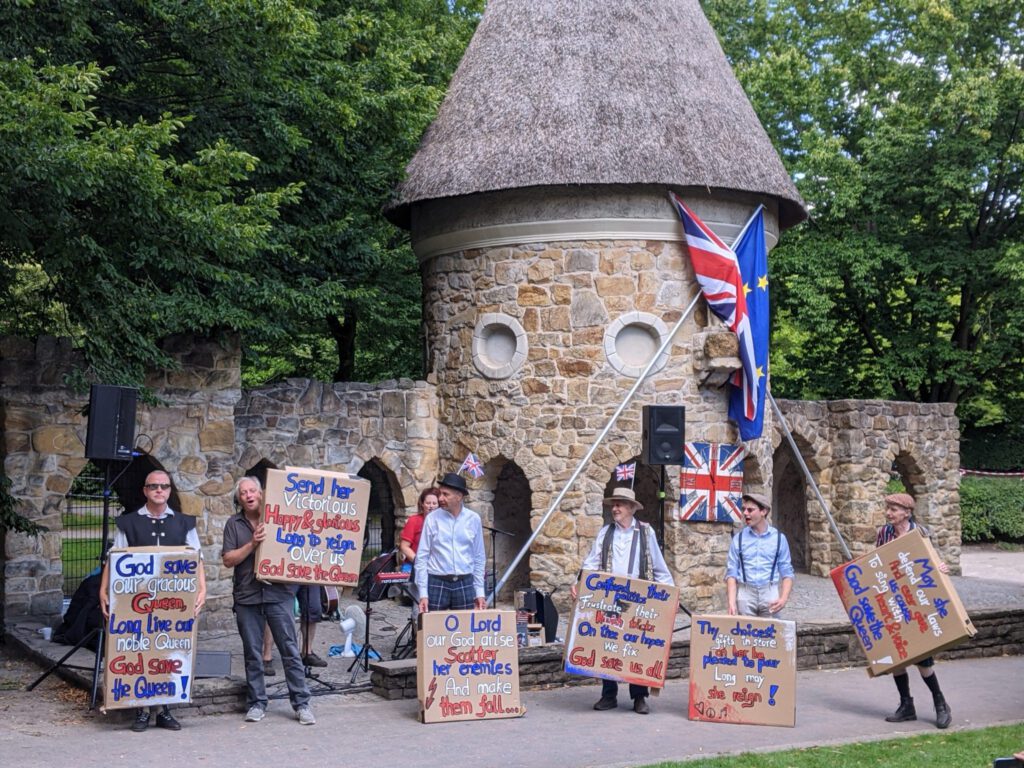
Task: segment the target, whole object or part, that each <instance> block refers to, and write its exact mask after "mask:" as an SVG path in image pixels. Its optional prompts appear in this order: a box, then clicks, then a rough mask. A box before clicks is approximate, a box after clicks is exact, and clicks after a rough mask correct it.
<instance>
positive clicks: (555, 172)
mask: <svg viewBox="0 0 1024 768" xmlns="http://www.w3.org/2000/svg"><path fill="white" fill-rule="evenodd" d="M406 170H407V176H406V180H405V181H404V182H403V183H402V184H400V185H399V187H398V189H397V190H396V194H395V198H394V200H393V201H392V202H391V204H390V205H389V206H388V209H387V210H386V211H385V213H386V214H387V216H388V218H390V219H391V220H392V221H393V222H394V223H396V224H398V225H399V226H403V227H408V226H409V221H410V215H409V207H410V205H412V204H414V203H416V202H419V201H424V200H435V199H441V198H449V197H457V196H461V195H472V194H475V193H480V192H493V191H497V190H508V189H522V188H525V187H538V186H549V185H566V184H569V185H576V184H581V185H592V184H598V185H604V184H664V185H667V186H671V187H673V188H676V189H685V188H686V187H698V188H701V189H704V190H712V191H714V190H716V189H720V190H738V191H741V192H752V193H756V194H761V195H767V196H770V197H774V198H776V199H777V200H778V203H779V223H780V225H781V226H782V227H783V228H786V227H789V226H792V225H794V224H797V223H799V222H800V221H802V220H803V219H804V218H806V211H805V210H804V204H803V201H802V200H801V198H800V195H799V194H798V193H797V191H796V188H795V187H794V185H793V183H792V181H791V180H790V178H789V176H788V174H787V173H786V170H785V168H784V167H783V165H782V161H781V160H780V158H779V156H778V154H777V153H776V152H775V149H774V148H773V147H772V144H771V142H770V141H769V140H768V136H767V134H766V133H765V131H764V129H763V128H762V126H761V123H760V122H759V121H758V118H757V115H756V114H755V113H754V110H753V108H752V107H751V105H750V102H749V101H748V100H747V97H746V95H745V94H744V93H743V89H742V88H741V87H740V85H739V82H738V81H737V80H736V78H735V76H734V74H733V72H732V69H731V67H730V66H729V63H728V61H727V60H726V58H725V55H724V53H723V52H722V49H721V46H720V45H719V44H718V39H717V38H716V36H715V33H714V31H713V30H712V28H711V25H710V24H709V23H708V21H707V19H706V18H705V17H704V14H703V12H702V11H701V9H700V6H699V4H698V2H697V0H638V1H635V2H623V0H489V2H488V3H487V10H486V12H485V13H484V16H483V19H482V20H481V22H480V25H479V27H478V28H477V31H476V34H475V35H474V36H473V39H472V41H471V42H470V45H469V48H468V49H467V50H466V53H465V56H464V57H463V59H462V62H461V63H460V65H459V68H458V70H457V71H456V73H455V76H454V77H453V78H452V82H451V86H450V87H449V90H448V94H447V96H446V98H445V100H444V103H443V104H442V106H441V109H440V111H439V112H438V115H437V119H436V120H435V121H434V123H433V124H432V125H431V126H430V128H429V129H428V131H427V133H426V134H425V136H424V137H423V141H422V143H421V145H420V148H419V150H418V151H417V153H416V155H415V156H414V157H413V159H412V160H411V161H410V162H409V165H408V167H407V169H406Z"/></svg>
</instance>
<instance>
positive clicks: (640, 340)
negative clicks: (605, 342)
mask: <svg viewBox="0 0 1024 768" xmlns="http://www.w3.org/2000/svg"><path fill="white" fill-rule="evenodd" d="M660 344H661V340H660V339H659V338H658V337H657V336H656V335H655V334H654V329H653V328H651V327H650V326H649V325H640V324H639V323H631V324H630V325H627V326H626V327H625V328H623V329H622V330H621V331H619V333H618V335H616V337H615V351H616V352H618V353H619V357H620V358H622V362H624V363H625V364H626V365H631V366H637V367H640V368H643V367H644V366H646V365H647V364H648V363H649V362H651V358H652V357H654V353H655V352H657V351H658V346H659V345H660Z"/></svg>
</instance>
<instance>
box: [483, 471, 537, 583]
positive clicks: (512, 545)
mask: <svg viewBox="0 0 1024 768" xmlns="http://www.w3.org/2000/svg"><path fill="white" fill-rule="evenodd" d="M491 506H492V510H493V516H492V518H491V520H492V522H493V525H492V526H491V527H492V528H495V529H497V530H498V531H504V532H505V533H507V534H512V535H511V536H506V535H504V534H501V533H495V534H493V538H492V534H491V533H490V532H489V531H484V533H485V534H487V538H488V544H487V547H488V549H489V550H490V547H491V541H493V542H494V549H493V558H494V560H493V562H494V563H495V566H496V574H495V578H500V577H501V574H502V573H504V571H505V569H506V568H507V567H508V566H509V565H510V564H511V563H512V560H513V559H514V558H515V556H516V555H517V554H519V551H520V550H521V549H522V548H523V547H524V546H525V545H526V542H527V541H528V540H529V538H530V534H531V533H532V530H531V528H530V511H531V509H532V495H531V492H530V483H529V481H528V480H527V479H526V475H525V474H524V473H523V470H522V469H520V468H519V465H518V464H516V463H515V462H514V461H507V462H505V464H504V465H503V466H502V467H501V470H500V471H499V472H498V480H497V482H496V483H495V487H494V498H493V500H492V502H491ZM485 524H486V523H485ZM490 567H491V566H490V563H488V570H487V572H488V573H490ZM529 586H530V556H529V554H528V553H527V555H526V556H525V557H523V559H522V560H521V561H520V562H519V564H518V565H517V566H516V569H515V571H513V572H512V574H511V575H510V576H509V578H508V581H507V582H506V584H505V588H504V590H503V591H502V593H503V594H504V595H505V598H506V599H508V598H509V597H510V596H511V595H513V594H514V593H515V590H517V589H526V588H527V587H529ZM495 597H496V598H497V595H496V596H495Z"/></svg>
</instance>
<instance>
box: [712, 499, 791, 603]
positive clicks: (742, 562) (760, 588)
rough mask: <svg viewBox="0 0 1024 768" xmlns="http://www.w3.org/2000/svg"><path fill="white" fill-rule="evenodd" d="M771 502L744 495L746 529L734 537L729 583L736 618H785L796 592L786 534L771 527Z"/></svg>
mask: <svg viewBox="0 0 1024 768" xmlns="http://www.w3.org/2000/svg"><path fill="white" fill-rule="evenodd" d="M771 510H772V505H771V502H770V501H768V499H767V497H765V496H762V495H761V494H759V493H744V494H743V519H744V522H745V523H746V527H745V528H743V529H741V530H740V532H739V533H738V534H736V535H735V536H733V539H732V543H731V544H730V545H729V560H728V565H727V567H726V571H725V583H726V588H727V590H728V595H729V613H730V615H732V616H736V615H743V616H760V617H762V618H772V619H778V618H781V615H780V612H781V611H782V609H783V608H784V607H785V606H786V603H787V602H788V601H789V593H790V591H792V589H793V576H794V571H793V561H792V558H791V557H790V554H789V542H788V541H786V534H784V533H782V532H780V531H778V530H777V529H775V528H773V527H772V526H770V525H768V514H769V513H770V512H771Z"/></svg>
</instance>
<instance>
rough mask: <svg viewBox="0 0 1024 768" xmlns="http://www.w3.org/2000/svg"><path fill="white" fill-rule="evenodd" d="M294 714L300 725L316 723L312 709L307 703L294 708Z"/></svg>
mask: <svg viewBox="0 0 1024 768" xmlns="http://www.w3.org/2000/svg"><path fill="white" fill-rule="evenodd" d="M295 714H296V715H297V716H298V718H299V724H300V725H316V718H315V717H314V716H313V710H312V709H310V708H309V704H303V705H302V706H301V707H299V708H298V709H297V710H295Z"/></svg>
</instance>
